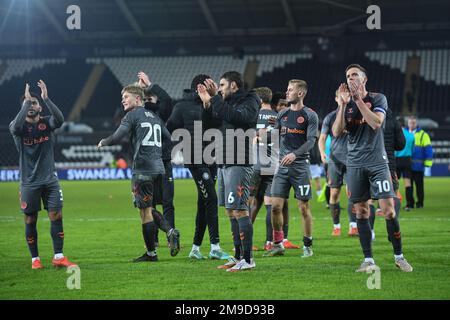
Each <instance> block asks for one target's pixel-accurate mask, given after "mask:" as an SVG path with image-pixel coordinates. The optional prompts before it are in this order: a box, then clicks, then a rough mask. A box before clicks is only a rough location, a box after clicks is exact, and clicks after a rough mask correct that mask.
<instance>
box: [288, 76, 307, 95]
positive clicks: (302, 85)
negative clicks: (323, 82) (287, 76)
mask: <svg viewBox="0 0 450 320" xmlns="http://www.w3.org/2000/svg"><path fill="white" fill-rule="evenodd" d="M289 84H295V85H297V88H299V89H300V90H301V91H303V92H304V93H305V94H306V93H307V92H308V84H307V83H306V81H305V80H299V79H292V80H289Z"/></svg>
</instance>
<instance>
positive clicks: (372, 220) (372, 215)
mask: <svg viewBox="0 0 450 320" xmlns="http://www.w3.org/2000/svg"><path fill="white" fill-rule="evenodd" d="M369 210H370V216H369V223H370V229H372V230H373V228H374V227H375V212H376V210H375V206H374V205H373V204H369Z"/></svg>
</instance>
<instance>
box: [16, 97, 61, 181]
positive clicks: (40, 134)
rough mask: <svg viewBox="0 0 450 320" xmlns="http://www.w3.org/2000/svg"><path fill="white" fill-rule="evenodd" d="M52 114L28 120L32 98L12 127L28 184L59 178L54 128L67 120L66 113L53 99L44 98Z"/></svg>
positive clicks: (23, 107) (22, 178) (21, 167)
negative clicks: (63, 112) (34, 120)
mask: <svg viewBox="0 0 450 320" xmlns="http://www.w3.org/2000/svg"><path fill="white" fill-rule="evenodd" d="M44 103H45V105H46V106H47V108H48V109H49V111H50V113H51V114H52V115H51V116H46V117H40V119H39V121H38V122H36V123H30V122H27V121H25V119H26V115H27V112H28V108H29V107H30V106H31V102H30V101H26V102H24V103H23V105H22V108H21V110H20V112H19V113H18V115H17V116H16V118H14V120H13V121H12V122H11V123H10V125H9V130H10V132H11V134H12V136H13V138H14V143H15V145H16V148H17V151H18V152H19V163H20V179H21V183H22V185H24V186H34V185H43V184H48V183H51V182H54V181H57V180H58V177H57V174H56V169H55V156H54V148H55V140H56V136H55V133H54V130H55V129H57V128H59V127H60V126H61V125H62V123H63V122H64V116H63V114H62V113H61V111H60V110H59V109H58V108H57V107H56V105H55V104H53V102H52V101H51V100H50V99H45V100H44Z"/></svg>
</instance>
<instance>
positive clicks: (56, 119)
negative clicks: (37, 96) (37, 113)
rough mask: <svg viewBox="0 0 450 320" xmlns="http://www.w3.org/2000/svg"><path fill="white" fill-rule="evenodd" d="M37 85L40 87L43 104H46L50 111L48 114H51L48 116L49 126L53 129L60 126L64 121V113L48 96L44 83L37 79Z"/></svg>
mask: <svg viewBox="0 0 450 320" xmlns="http://www.w3.org/2000/svg"><path fill="white" fill-rule="evenodd" d="M38 87H39V88H40V89H41V98H42V100H43V101H44V104H45V105H46V106H47V108H48V110H49V111H50V114H51V115H52V116H51V117H50V126H51V127H52V128H53V129H56V128H59V127H61V125H62V124H63V122H64V115H63V113H62V112H61V110H59V108H58V107H57V106H56V105H55V104H54V103H53V102H52V101H51V100H50V98H49V97H48V90H47V85H46V84H45V82H44V81H42V80H39V81H38Z"/></svg>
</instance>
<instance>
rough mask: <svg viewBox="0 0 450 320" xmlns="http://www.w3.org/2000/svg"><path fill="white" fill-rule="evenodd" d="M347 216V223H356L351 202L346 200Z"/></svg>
mask: <svg viewBox="0 0 450 320" xmlns="http://www.w3.org/2000/svg"><path fill="white" fill-rule="evenodd" d="M347 214H348V221H349V222H350V223H352V222H354V223H356V214H355V212H354V208H353V202H351V201H350V200H348V204H347Z"/></svg>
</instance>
